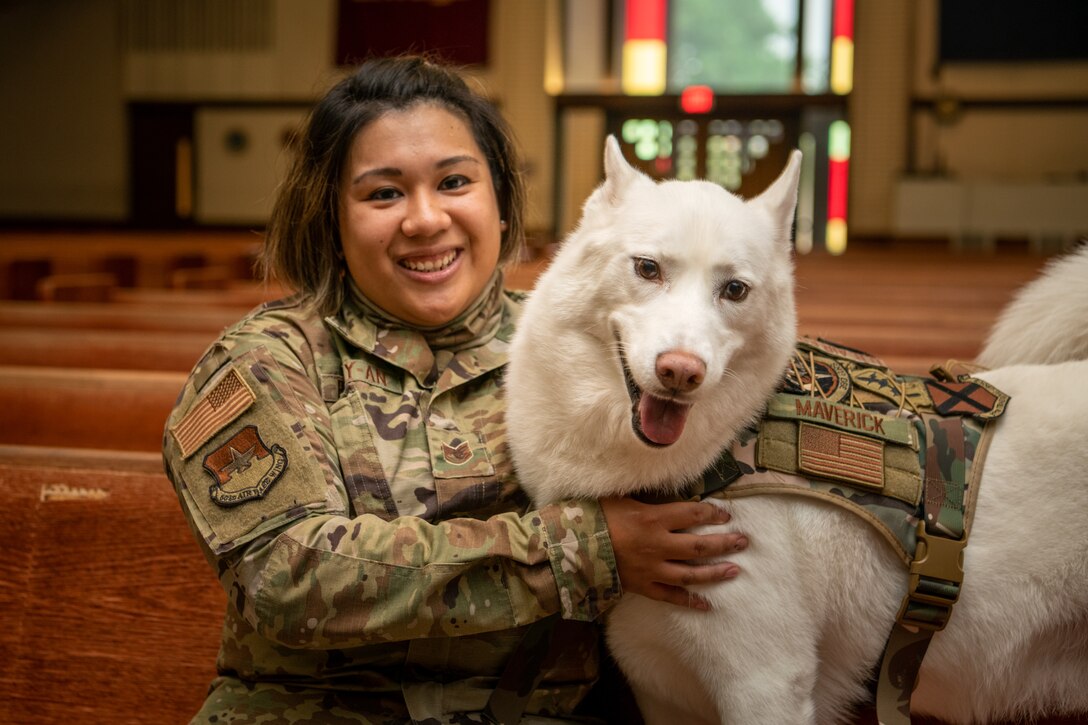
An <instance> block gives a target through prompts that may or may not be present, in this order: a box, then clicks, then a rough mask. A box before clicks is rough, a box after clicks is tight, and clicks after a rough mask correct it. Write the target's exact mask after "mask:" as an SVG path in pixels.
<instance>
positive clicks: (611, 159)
mask: <svg viewBox="0 0 1088 725" xmlns="http://www.w3.org/2000/svg"><path fill="white" fill-rule="evenodd" d="M639 178H644V176H643V174H642V172H640V171H639V170H638V169H636V168H635V167H633V166H631V164H629V163H627V159H625V158H624V157H623V151H622V150H621V149H620V144H619V141H617V140H616V137H615V136H612V135H611V134H610V135H609V136H608V138H607V139H605V142H604V183H603V184H601V191H602V192H603V196H604V198H605V199H606V200H607V201H608V203H609V204H615V203H616V202H618V201H619V200H620V197H622V196H623V192H624V191H625V190H626V189H627V188H628V187H629V186H630V185H631V183H632V182H635V181H636V180H638V179H639Z"/></svg>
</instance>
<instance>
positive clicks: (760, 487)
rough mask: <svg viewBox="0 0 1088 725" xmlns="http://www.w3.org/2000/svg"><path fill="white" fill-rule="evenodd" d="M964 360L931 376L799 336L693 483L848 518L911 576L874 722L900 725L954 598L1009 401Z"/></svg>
mask: <svg viewBox="0 0 1088 725" xmlns="http://www.w3.org/2000/svg"><path fill="white" fill-rule="evenodd" d="M975 371H977V369H973V368H971V367H970V366H966V365H964V364H962V363H951V362H950V363H948V364H946V365H944V366H938V367H934V368H933V369H932V370H931V374H932V377H917V376H907V375H897V374H896V373H894V372H892V371H891V370H889V369H888V368H887V366H885V365H884V364H883V362H881V361H880V360H879V359H877V358H874V357H872V356H870V355H868V354H865V353H862V352H859V351H857V350H852V349H850V348H846V347H843V346H841V345H836V344H834V343H829V342H827V341H825V340H818V339H807V338H806V339H803V340H801V341H800V342H799V343H798V344H797V347H796V350H795V352H794V355H793V358H792V359H791V361H790V364H789V365H788V367H787V370H786V374H785V377H784V381H783V384H782V386H781V388H780V390H779V392H778V393H777V394H776V395H775V396H774V397H773V398H772V399H771V400H770V402H769V404H768V406H767V410H766V412H765V414H764V416H763V418H762V419H761V421H760V422H759V423H758V425H757V426H755V427H754V428H752V429H749V430H747V431H745V432H744V433H743V434H742V435H740V436H739V437H738V440H737V441H736V442H735V443H734V445H733V447H732V449H731V450H728V451H726V452H725V453H723V455H722V456H721V458H720V459H719V460H718V461H717V462H716V463H715V465H714V466H713V467H712V468H711V469H709V470H708V471H707V472H706V473H704V476H703V482H702V492H701V495H702V496H714V497H718V498H724V499H732V498H739V497H742V496H751V495H760V494H788V495H801V496H809V497H814V498H818V499H820V500H822V501H826V502H829V503H832V504H835V505H838V506H842V507H844V508H846V509H848V510H849V511H851V512H853V513H855V514H857V515H858V516H860V517H861V518H863V519H864V520H866V521H867V522H868V523H870V524H871V525H872V526H874V527H875V528H876V530H877V531H878V532H879V533H880V534H881V535H882V536H883V537H884V538H885V539H886V540H887V541H888V543H889V544H890V545H891V546H892V548H893V549H894V550H895V552H896V553H897V554H898V556H899V558H900V559H902V560H903V562H904V564H905V565H907V566H908V567H909V569H910V583H909V588H908V591H907V595H906V597H905V598H904V601H903V604H902V606H901V607H900V611H899V614H898V616H897V621H896V624H895V627H894V628H893V631H892V633H891V636H890V637H889V641H888V644H887V646H886V648H885V653H884V658H883V662H882V663H881V671H880V675H879V681H878V687H877V715H878V717H879V719H880V721H881V722H882V723H909V722H910V694H911V691H912V690H913V689H914V686H915V684H916V680H917V675H918V670H919V668H920V667H921V662H922V657H923V656H924V654H925V650H926V648H927V647H928V645H929V640H930V638H931V637H932V635H933V633H934V632H936V631H939V630H940V629H943V628H944V626H945V625H946V624H947V622H948V619H949V617H950V616H951V613H952V607H953V605H954V604H955V603H956V601H957V600H958V598H959V592H960V586H961V584H962V581H963V569H962V566H963V549H964V547H965V546H966V544H967V537H968V534H969V533H970V526H971V515H972V513H973V510H974V505H973V504H974V499H975V496H976V495H977V492H978V481H979V477H980V475H981V471H982V465H981V463H982V460H983V458H984V456H985V452H986V447H987V445H988V441H989V432H988V426H987V423H988V422H989V421H991V420H993V419H995V418H997V417H998V416H1000V415H1001V414H1002V413H1003V412H1004V410H1005V406H1006V404H1007V403H1008V400H1009V398H1008V396H1007V395H1005V394H1004V393H1002V392H1000V391H999V390H997V389H996V388H994V387H993V386H991V385H990V384H988V383H986V382H985V381H983V380H980V379H978V378H975V377H973V376H972V375H971V373H972V372H975Z"/></svg>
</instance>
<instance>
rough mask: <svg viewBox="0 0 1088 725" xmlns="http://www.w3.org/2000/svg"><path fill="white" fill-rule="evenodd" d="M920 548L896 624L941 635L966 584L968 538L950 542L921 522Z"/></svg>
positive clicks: (912, 566)
mask: <svg viewBox="0 0 1088 725" xmlns="http://www.w3.org/2000/svg"><path fill="white" fill-rule="evenodd" d="M917 542H918V543H917V546H916V547H915V550H914V561H913V562H911V565H910V581H909V583H908V586H907V595H906V596H905V597H904V598H903V604H902V605H901V606H900V607H899V614H898V615H896V621H897V622H898V623H899V624H901V625H903V626H905V627H909V628H916V629H925V630H930V631H933V632H939V631H940V630H942V629H944V628H945V625H947V624H948V620H949V618H950V617H951V616H952V606H953V605H954V604H955V603H956V602H957V601H958V600H959V598H960V586H961V585H962V584H963V550H964V549H965V548H966V547H967V537H966V536H964V537H963V538H962V539H950V538H947V537H944V536H938V535H935V534H930V533H928V532H927V531H926V527H925V522H922V521H920V522H918V538H917Z"/></svg>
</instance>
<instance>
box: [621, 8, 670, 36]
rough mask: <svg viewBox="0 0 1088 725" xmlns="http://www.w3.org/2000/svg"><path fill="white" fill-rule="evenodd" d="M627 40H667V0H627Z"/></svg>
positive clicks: (625, 30)
mask: <svg viewBox="0 0 1088 725" xmlns="http://www.w3.org/2000/svg"><path fill="white" fill-rule="evenodd" d="M626 11H627V17H626V20H625V28H624V36H623V37H624V39H625V40H665V14H666V8H665V0H627V5H626Z"/></svg>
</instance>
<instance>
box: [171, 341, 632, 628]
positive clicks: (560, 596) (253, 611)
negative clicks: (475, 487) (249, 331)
mask: <svg viewBox="0 0 1088 725" xmlns="http://www.w3.org/2000/svg"><path fill="white" fill-rule="evenodd" d="M309 354H311V353H308V352H306V351H300V350H299V349H298V345H292V344H291V342H290V335H289V334H282V335H278V336H277V335H269V334H268V331H267V330H263V331H261V334H258V335H251V336H249V337H243V338H237V337H234V338H231V337H228V338H227V339H225V340H224V341H221V343H219V344H218V345H217V346H215V347H213V349H212V351H211V352H210V353H209V355H208V356H207V357H206V358H205V360H204V361H203V362H202V363H201V364H200V365H198V366H197V368H196V369H195V370H194V374H193V376H192V378H191V379H190V382H189V383H187V385H186V388H185V390H184V391H183V393H182V397H181V399H180V401H179V403H178V406H177V408H176V409H175V411H174V413H173V414H172V415H171V417H170V420H169V421H168V424H167V433H166V436H165V441H164V458H165V463H166V468H167V471H168V473H169V475H170V478H171V480H172V481H173V482H174V486H175V489H176V490H177V493H178V497H179V499H180V500H181V503H182V508H183V510H184V511H185V514H186V516H187V518H188V519H189V522H190V526H191V527H192V529H193V530H194V532H195V533H196V535H197V538H198V540H199V541H200V542H201V544H202V546H203V548H204V551H205V555H206V556H207V557H208V559H209V561H210V562H211V563H212V564H213V566H214V567H215V568H216V571H217V572H218V575H219V577H220V581H221V583H222V585H223V586H224V588H225V589H226V591H227V593H228V596H229V598H230V601H231V603H232V605H233V606H235V607H236V608H237V609H238V611H239V612H240V613H241V614H242V615H243V617H244V618H245V619H246V620H247V621H248V622H249V623H250V625H251V626H253V627H254V629H255V630H256V631H257V632H258V633H259V634H260V635H261V636H262V637H264V638H266V639H269V640H271V641H274V642H277V643H280V644H282V645H284V646H288V647H299V648H315V649H324V648H346V647H351V646H357V645H361V644H365V643H370V642H381V641H394V640H404V639H410V638H416V637H435V636H451V635H466V634H474V633H480V632H487V631H495V630H501V629H507V628H511V627H515V626H518V625H521V624H525V623H527V622H531V621H534V620H537V619H540V618H542V617H544V616H547V615H549V614H552V613H555V612H560V613H562V616H564V617H566V618H570V619H583V620H588V619H593V618H594V617H596V616H597V615H598V614H600V612H602V611H603V610H604V609H606V608H607V607H608V606H610V605H611V603H613V602H614V601H616V599H617V598H618V594H619V584H618V577H617V575H616V567H615V560H614V556H613V552H612V549H611V544H610V541H609V538H608V534H607V528H606V526H605V522H604V516H603V514H602V513H601V511H600V509H599V507H598V505H597V504H596V503H594V502H577V503H568V504H565V505H553V506H549V507H546V508H544V509H541V510H539V511H533V512H529V513H527V514H519V513H505V514H500V515H496V516H493V517H491V518H489V519H486V520H476V519H451V520H447V521H444V522H439V523H436V524H432V523H429V522H427V521H425V520H423V519H420V518H416V517H410V516H406V517H400V518H395V519H392V520H386V519H383V518H381V517H379V516H377V515H372V514H364V515H359V516H354V517H353V516H352V515H351V509H350V506H349V496H348V493H347V490H346V488H345V486H344V482H343V481H342V479H341V477H340V473H339V461H338V457H337V452H336V449H335V444H334V441H333V434H332V432H331V429H330V425H329V418H328V412H327V408H326V407H325V403H324V401H323V397H322V395H321V392H320V390H319V385H320V383H319V380H318V379H317V377H316V375H315V374H311V373H308V372H307V369H308V366H307V360H306V357H307V355H309Z"/></svg>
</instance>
